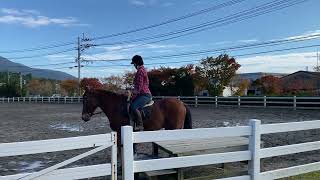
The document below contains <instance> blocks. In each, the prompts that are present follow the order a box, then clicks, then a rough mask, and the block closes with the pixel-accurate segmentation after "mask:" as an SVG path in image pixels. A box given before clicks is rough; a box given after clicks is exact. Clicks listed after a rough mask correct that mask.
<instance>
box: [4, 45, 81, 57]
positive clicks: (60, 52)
mask: <svg viewBox="0 0 320 180" xmlns="http://www.w3.org/2000/svg"><path fill="white" fill-rule="evenodd" d="M74 50H76V49H75V48H70V49H66V50H63V51H57V52H52V53H46V54H38V55H31V56H21V57H8V58H7V59H15V60H17V59H30V58H35V57H44V56H50V55H56V54H62V53H65V52H70V51H74Z"/></svg>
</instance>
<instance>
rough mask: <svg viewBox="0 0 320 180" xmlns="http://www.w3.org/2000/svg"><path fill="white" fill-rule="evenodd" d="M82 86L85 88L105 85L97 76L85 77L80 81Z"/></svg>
mask: <svg viewBox="0 0 320 180" xmlns="http://www.w3.org/2000/svg"><path fill="white" fill-rule="evenodd" d="M80 87H81V88H82V89H83V90H85V89H86V88H88V87H89V88H92V89H101V88H103V85H102V84H101V82H100V81H99V79H97V78H83V79H82V80H81V82H80Z"/></svg>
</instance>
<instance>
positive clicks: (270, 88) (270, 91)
mask: <svg viewBox="0 0 320 180" xmlns="http://www.w3.org/2000/svg"><path fill="white" fill-rule="evenodd" d="M261 85H262V90H263V93H264V94H265V95H280V94H281V92H282V85H281V79H280V78H278V77H275V76H271V75H269V76H264V77H262V78H261Z"/></svg>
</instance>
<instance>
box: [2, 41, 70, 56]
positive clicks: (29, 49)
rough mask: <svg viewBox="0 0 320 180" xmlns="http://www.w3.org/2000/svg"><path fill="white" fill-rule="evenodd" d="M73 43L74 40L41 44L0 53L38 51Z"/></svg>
mask: <svg viewBox="0 0 320 180" xmlns="http://www.w3.org/2000/svg"><path fill="white" fill-rule="evenodd" d="M74 44H75V42H67V43H62V44H56V45H48V46H42V47H34V48H26V49H15V50H7V51H0V53H3V54H8V53H20V52H28V51H40V50H46V49H53V48H57V47H65V46H69V45H74Z"/></svg>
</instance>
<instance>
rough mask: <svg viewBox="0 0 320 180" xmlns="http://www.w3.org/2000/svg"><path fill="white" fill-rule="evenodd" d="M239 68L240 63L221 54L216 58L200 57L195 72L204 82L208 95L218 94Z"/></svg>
mask: <svg viewBox="0 0 320 180" xmlns="http://www.w3.org/2000/svg"><path fill="white" fill-rule="evenodd" d="M239 68H240V64H238V63H237V62H236V60H235V59H234V58H232V57H231V58H230V57H229V56H228V55H227V54H223V55H219V56H218V57H216V58H213V57H207V58H205V59H202V60H201V62H200V65H199V66H197V67H196V73H197V76H199V78H200V79H202V80H203V81H204V82H205V86H206V88H207V90H208V91H209V93H210V95H212V96H219V95H221V94H222V92H223V90H224V88H225V87H226V86H227V85H229V83H230V81H231V79H232V78H233V77H234V76H235V75H236V72H237V70H238V69H239Z"/></svg>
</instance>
